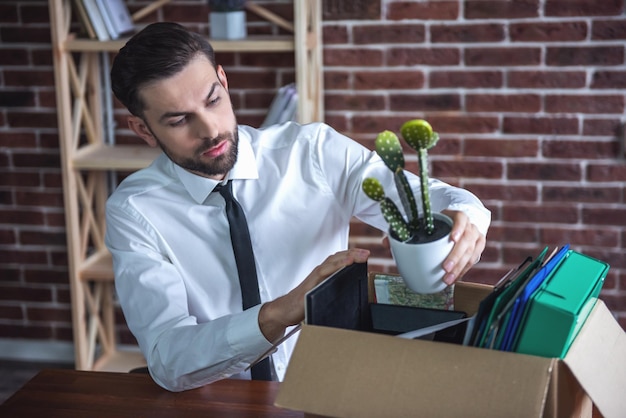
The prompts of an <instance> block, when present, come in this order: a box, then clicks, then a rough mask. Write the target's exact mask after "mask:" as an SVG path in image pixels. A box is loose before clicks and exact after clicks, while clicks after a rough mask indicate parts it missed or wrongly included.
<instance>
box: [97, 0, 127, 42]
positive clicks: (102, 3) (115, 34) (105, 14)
mask: <svg viewBox="0 0 626 418" xmlns="http://www.w3.org/2000/svg"><path fill="white" fill-rule="evenodd" d="M96 5H97V6H98V10H99V11H100V15H101V16H102V18H103V20H104V23H105V25H106V28H107V31H108V32H109V36H110V37H111V39H118V38H119V37H120V36H122V35H125V34H128V33H131V32H133V31H134V30H135V25H134V23H133V20H132V17H131V16H130V12H129V11H128V8H127V7H126V4H125V3H124V0H96Z"/></svg>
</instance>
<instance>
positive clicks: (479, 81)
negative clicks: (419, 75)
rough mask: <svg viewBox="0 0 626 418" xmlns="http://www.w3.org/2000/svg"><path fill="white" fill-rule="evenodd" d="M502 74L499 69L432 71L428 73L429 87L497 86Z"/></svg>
mask: <svg viewBox="0 0 626 418" xmlns="http://www.w3.org/2000/svg"><path fill="white" fill-rule="evenodd" d="M502 83H503V76H502V73H501V72H500V71H466V70H463V71H439V70H437V71H434V72H431V73H430V75H429V81H428V85H429V87H431V88H446V87H451V88H460V87H462V88H468V89H481V88H497V87H502Z"/></svg>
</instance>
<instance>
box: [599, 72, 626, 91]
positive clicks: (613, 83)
mask: <svg viewBox="0 0 626 418" xmlns="http://www.w3.org/2000/svg"><path fill="white" fill-rule="evenodd" d="M591 87H593V88H596V89H626V71H595V72H594V73H593V79H592V81H591Z"/></svg>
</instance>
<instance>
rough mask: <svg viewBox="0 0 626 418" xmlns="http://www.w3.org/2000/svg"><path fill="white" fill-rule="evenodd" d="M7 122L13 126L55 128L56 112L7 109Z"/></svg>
mask: <svg viewBox="0 0 626 418" xmlns="http://www.w3.org/2000/svg"><path fill="white" fill-rule="evenodd" d="M7 122H8V123H9V125H10V126H11V127H13V128H29V129H33V128H56V127H57V117H56V112H54V113H52V112H38V111H27V110H20V111H9V112H7Z"/></svg>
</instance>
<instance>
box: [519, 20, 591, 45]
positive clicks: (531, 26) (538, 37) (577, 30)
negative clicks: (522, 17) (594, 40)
mask: <svg viewBox="0 0 626 418" xmlns="http://www.w3.org/2000/svg"><path fill="white" fill-rule="evenodd" d="M587 31H588V28H587V23H586V22H584V21H577V22H532V23H531V22H528V23H513V24H511V25H510V26H509V34H510V37H511V40H512V41H513V42H559V41H566V42H567V41H584V40H585V39H586V37H587Z"/></svg>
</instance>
